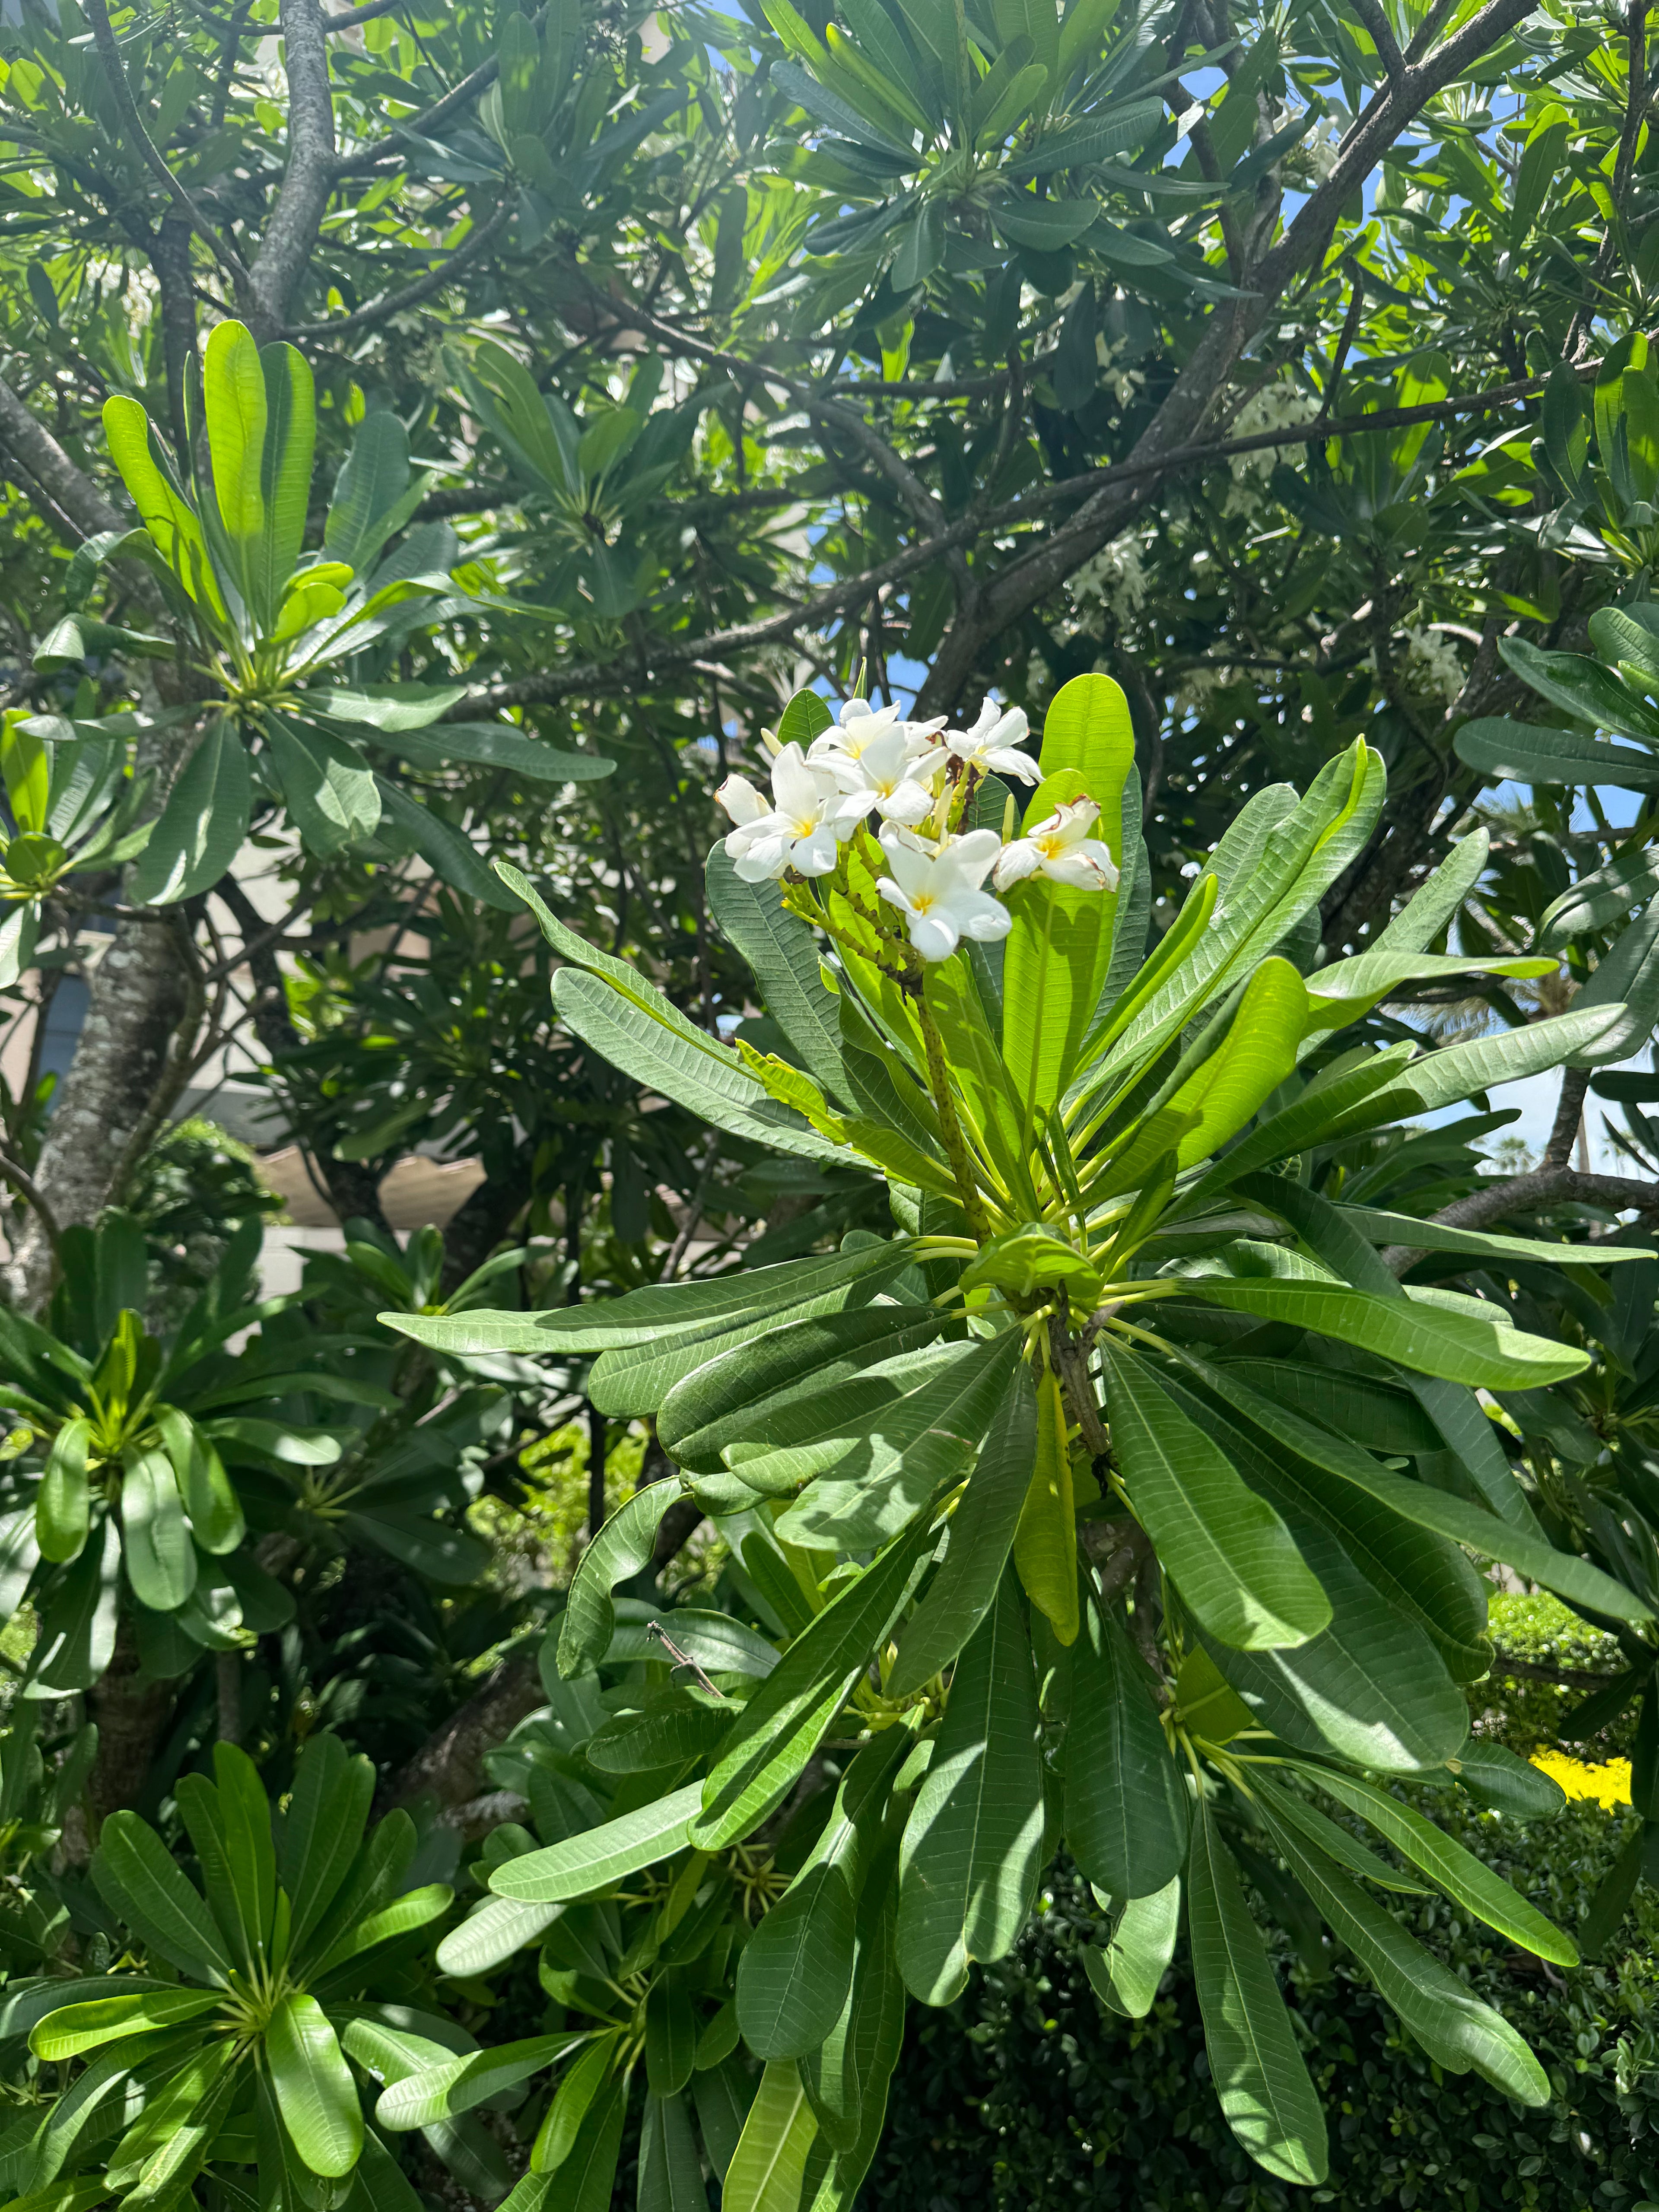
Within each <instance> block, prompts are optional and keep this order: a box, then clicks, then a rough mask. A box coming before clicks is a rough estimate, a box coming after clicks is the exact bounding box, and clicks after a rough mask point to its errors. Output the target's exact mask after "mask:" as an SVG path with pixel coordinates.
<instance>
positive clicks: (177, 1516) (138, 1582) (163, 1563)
mask: <svg viewBox="0 0 1659 2212" xmlns="http://www.w3.org/2000/svg"><path fill="white" fill-rule="evenodd" d="M121 1540H122V1558H123V1560H124V1562H125V1566H126V1571H127V1580H128V1581H129V1582H130V1583H131V1585H132V1594H133V1595H134V1596H135V1597H136V1598H137V1600H138V1602H139V1603H140V1604H141V1605H147V1606H149V1607H150V1608H151V1609H152V1611H154V1612H155V1613H172V1612H173V1611H174V1610H175V1609H176V1607H179V1606H181V1605H182V1604H183V1603H184V1601H185V1599H186V1598H187V1597H188V1596H189V1595H190V1594H191V1590H193V1589H195V1587H196V1547H195V1546H194V1544H192V1543H191V1539H190V1528H189V1526H188V1524H187V1523H186V1522H185V1509H184V1505H183V1504H182V1502H181V1501H180V1499H179V1486H178V1483H177V1482H176V1481H175V1480H174V1479H173V1462H171V1461H170V1460H169V1459H168V1458H167V1454H166V1453H165V1452H162V1451H159V1450H157V1449H155V1446H153V1445H142V1444H129V1445H128V1446H127V1447H126V1449H125V1450H124V1451H123V1452H122V1454H121Z"/></svg>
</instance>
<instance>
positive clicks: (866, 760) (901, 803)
mask: <svg viewBox="0 0 1659 2212" xmlns="http://www.w3.org/2000/svg"><path fill="white" fill-rule="evenodd" d="M878 719H879V718H878V716H876V715H874V714H872V715H870V716H868V717H867V718H866V721H865V723H864V724H863V725H862V727H865V728H868V727H869V726H871V725H872V723H874V722H876V721H877V720H878ZM818 743H822V740H821V739H820V740H818V741H817V743H815V744H814V746H813V750H814V751H815V752H816V751H817V744H818ZM813 765H814V766H815V767H817V766H822V767H823V768H825V769H828V770H829V774H830V775H833V776H834V777H835V779H836V782H837V784H839V786H840V787H841V788H842V791H844V792H845V793H847V803H846V814H845V818H846V819H847V820H848V821H849V822H857V821H861V820H862V819H863V818H864V817H865V816H866V814H869V813H872V812H874V813H877V814H879V815H880V816H881V817H882V818H883V819H884V821H888V822H902V823H906V824H907V825H909V826H914V825H915V823H918V822H922V821H925V820H926V819H927V816H928V815H929V814H930V813H931V812H932V811H933V782H934V781H935V780H936V778H937V777H938V775H939V760H938V758H937V757H935V758H934V759H933V760H932V761H921V760H918V759H917V758H916V757H915V754H914V753H913V751H912V750H911V746H910V738H909V732H908V729H907V727H906V726H905V725H904V724H903V723H902V722H888V721H885V720H884V721H882V725H881V728H880V730H879V732H878V734H877V735H876V736H875V737H874V738H872V739H871V740H870V742H869V743H868V744H866V745H864V746H863V747H862V748H861V749H860V750H859V751H858V752H856V753H844V752H826V753H824V754H823V756H822V757H821V759H820V760H818V761H815V762H814V763H813Z"/></svg>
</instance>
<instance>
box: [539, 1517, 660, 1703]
mask: <svg viewBox="0 0 1659 2212" xmlns="http://www.w3.org/2000/svg"><path fill="white" fill-rule="evenodd" d="M677 1495H678V1492H677V1491H676V1489H675V1487H674V1486H673V1484H671V1483H669V1482H653V1483H650V1484H648V1485H647V1487H646V1488H645V1489H643V1490H636V1491H635V1493H634V1495H633V1496H632V1498H629V1501H628V1503H627V1504H625V1505H623V1506H619V1507H618V1508H617V1511H616V1512H614V1513H613V1514H612V1515H611V1518H610V1519H609V1520H608V1521H607V1522H605V1526H604V1528H601V1529H600V1531H599V1534H598V1535H597V1536H596V1537H595V1538H594V1540H593V1541H592V1543H591V1544H590V1545H589V1546H588V1547H587V1549H586V1551H585V1552H584V1553H582V1558H581V1565H580V1566H579V1567H578V1568H577V1570H576V1576H575V1580H574V1582H573V1583H571V1585H570V1595H569V1597H568V1600H567V1601H566V1604H565V1611H564V1619H563V1620H562V1623H561V1624H560V1627H559V1672H560V1674H562V1675H563V1676H564V1678H565V1680H567V1681H568V1680H569V1679H570V1677H571V1676H572V1675H573V1674H590V1673H591V1672H592V1669H593V1668H595V1667H597V1666H598V1664H599V1662H600V1660H601V1659H603V1658H604V1656H605V1650H606V1648H607V1646H608V1645H609V1644H610V1642H611V1633H612V1632H613V1630H614V1629H615V1627H616V1625H617V1614H616V1608H615V1607H614V1606H613V1605H612V1604H611V1591H612V1590H613V1589H616V1587H617V1583H624V1582H626V1581H627V1580H628V1578H629V1576H630V1575H636V1574H638V1572H639V1571H640V1570H641V1567H643V1566H645V1565H647V1564H648V1563H649V1561H650V1559H651V1555H652V1549H653V1546H654V1545H655V1543H656V1541H657V1530H658V1528H659V1526H660V1524H661V1522H662V1516H663V1515H664V1514H665V1512H666V1511H667V1510H668V1508H669V1507H670V1505H671V1504H672V1503H673V1501H674V1499H675V1498H676V1496H677Z"/></svg>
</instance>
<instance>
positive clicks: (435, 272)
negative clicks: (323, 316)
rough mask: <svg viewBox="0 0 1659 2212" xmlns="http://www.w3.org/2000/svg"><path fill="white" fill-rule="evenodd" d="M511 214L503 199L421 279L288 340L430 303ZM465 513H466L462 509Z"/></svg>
mask: <svg viewBox="0 0 1659 2212" xmlns="http://www.w3.org/2000/svg"><path fill="white" fill-rule="evenodd" d="M512 211H513V204H512V201H511V199H510V198H505V197H504V198H502V199H501V201H500V202H499V203H498V204H497V205H496V207H495V210H494V211H493V212H492V213H491V215H490V216H489V218H488V219H487V221H485V222H481V223H477V222H475V223H474V225H473V227H472V231H471V235H470V236H468V237H466V238H465V239H463V240H462V241H461V243H460V244H459V246H457V247H456V249H455V251H454V252H453V253H452V254H450V255H449V256H448V257H447V259H445V260H444V261H442V262H441V264H439V266H438V267H437V268H435V269H428V271H427V273H426V275H425V276H417V277H416V278H415V280H414V282H413V283H409V284H405V285H404V287H403V289H401V290H400V291H397V292H384V293H382V294H381V295H380V298H379V299H378V300H371V301H369V303H368V307H359V308H357V309H356V311H355V312H354V313H351V314H349V315H341V316H338V317H337V318H336V319H334V320H333V321H331V322H322V323H300V324H298V325H295V328H294V329H292V330H291V331H289V333H288V335H289V337H291V338H321V339H324V340H327V339H330V338H338V337H347V336H349V334H350V333H351V332H352V331H362V330H372V329H373V328H374V325H375V324H376V323H383V322H385V321H386V319H387V317H388V316H390V315H396V314H400V313H402V312H403V310H404V308H405V307H417V306H418V305H419V304H420V302H421V301H422V300H429V299H430V298H431V296H432V295H433V294H434V293H435V292H439V291H441V290H442V289H443V288H444V286H445V285H446V284H447V283H449V282H450V281H451V280H452V278H453V276H454V275H455V272H456V270H458V269H464V268H465V267H466V265H467V264H468V263H470V262H473V261H476V260H477V258H478V256H479V255H480V254H481V253H482V252H483V250H484V248H485V246H488V245H489V243H490V242H491V240H493V239H494V238H495V235H496V234H497V233H498V232H499V231H501V229H502V228H504V227H505V226H506V223H507V217H508V216H509V215H510V214H511V213H512ZM461 511H463V512H465V510H461Z"/></svg>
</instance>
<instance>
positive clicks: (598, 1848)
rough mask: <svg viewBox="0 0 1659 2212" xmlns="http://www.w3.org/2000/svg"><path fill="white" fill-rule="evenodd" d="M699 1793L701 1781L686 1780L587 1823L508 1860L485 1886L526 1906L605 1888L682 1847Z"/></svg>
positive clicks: (584, 1894)
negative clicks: (599, 1822)
mask: <svg viewBox="0 0 1659 2212" xmlns="http://www.w3.org/2000/svg"><path fill="white" fill-rule="evenodd" d="M702 1792H703V1784H702V1783H701V1782H691V1783H688V1784H686V1786H685V1788H684V1789H683V1790H675V1791H674V1792H673V1793H672V1794H671V1796H666V1797H662V1798H659V1799H658V1800H657V1802H655V1803H654V1804H650V1805H644V1806H641V1808H640V1809H639V1810H638V1811H637V1812H633V1813H624V1814H621V1815H620V1816H619V1817H618V1818H617V1819H616V1820H607V1821H606V1822H605V1824H604V1825H603V1826H600V1827H598V1828H589V1829H588V1830H586V1832H585V1833H583V1834H581V1835H579V1836H573V1837H572V1838H570V1839H569V1841H568V1842H566V1843H562V1844H553V1845H552V1846H551V1847H550V1849H548V1850H544V1851H526V1853H525V1854H524V1855H523V1857H520V1858H514V1859H508V1860H507V1862H506V1863H505V1864H504V1865H501V1866H498V1867H497V1868H496V1869H495V1872H494V1873H493V1874H492V1875H490V1877H489V1887H491V1889H493V1890H494V1891H495V1893H496V1894H497V1896H500V1897H511V1898H516V1899H520V1901H522V1902H524V1903H526V1904H530V1905H558V1904H562V1903H563V1902H564V1901H565V1900H566V1899H569V1898H573V1897H586V1896H587V1895H589V1894H590V1893H594V1892H597V1891H599V1890H604V1889H608V1888H609V1887H611V1885H612V1884H613V1883H615V1882H618V1881H622V1880H623V1879H624V1877H625V1876H627V1875H630V1874H637V1873H638V1872H639V1870H640V1869H641V1867H647V1866H651V1865H653V1863H655V1862H656V1861H657V1860H658V1859H665V1858H671V1857H672V1856H673V1855H674V1853H675V1852H676V1851H678V1850H684V1847H685V1844H686V1840H687V1838H686V1829H687V1826H688V1824H689V1823H690V1821H691V1820H693V1819H695V1818H696V1814H697V1813H698V1811H699V1809H700V1808H701V1806H702Z"/></svg>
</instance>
